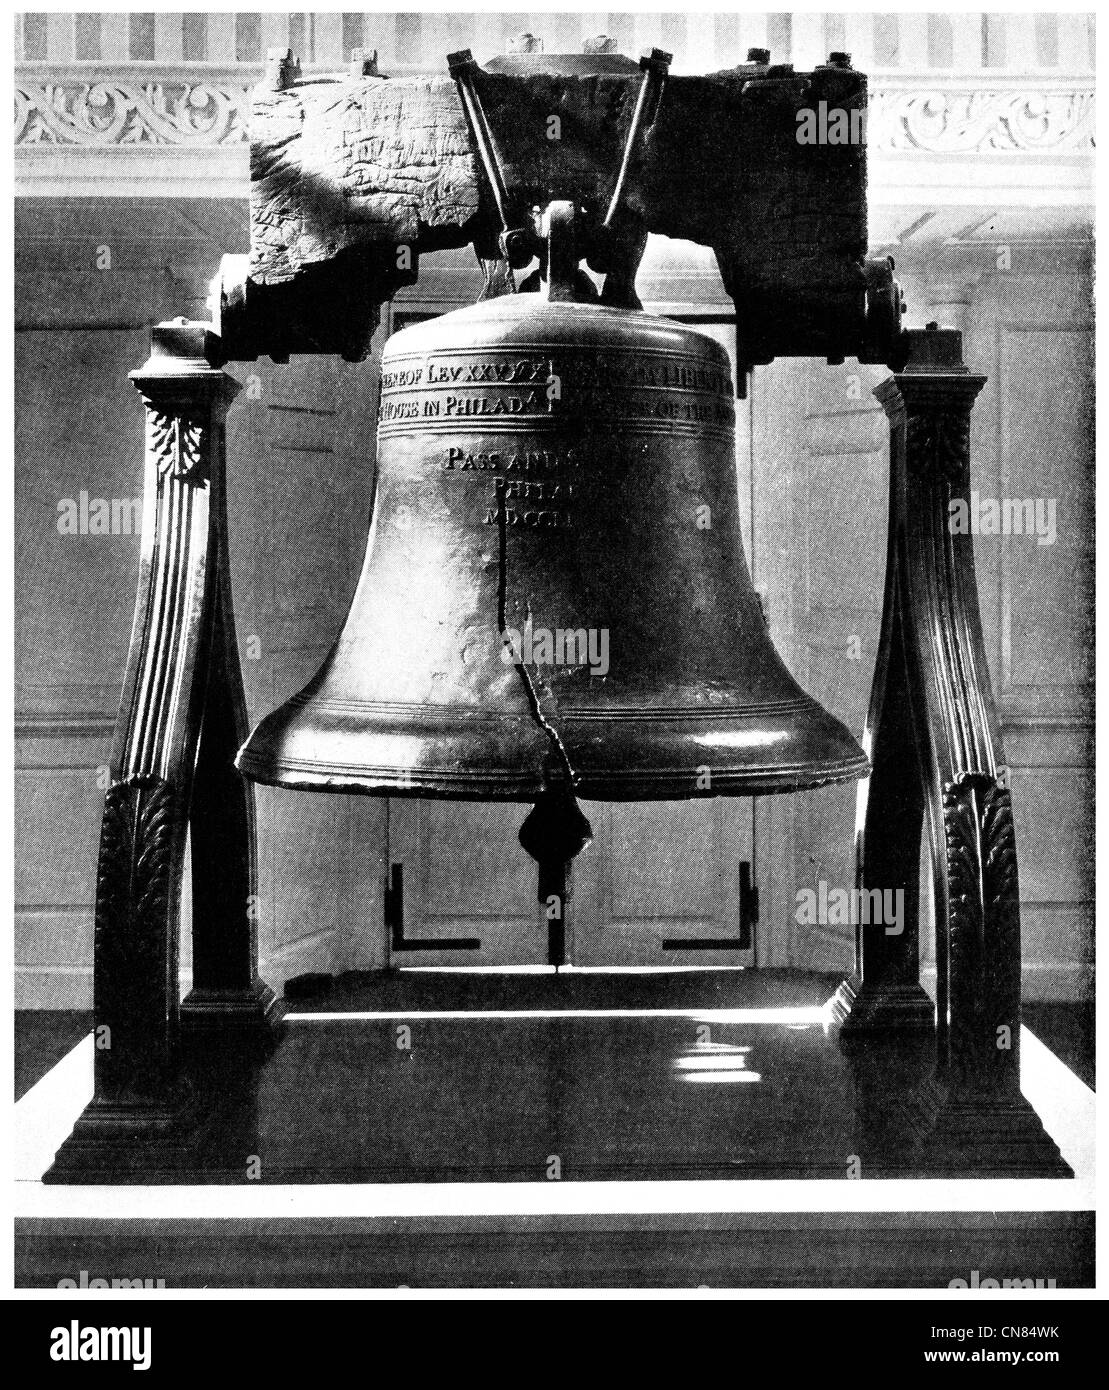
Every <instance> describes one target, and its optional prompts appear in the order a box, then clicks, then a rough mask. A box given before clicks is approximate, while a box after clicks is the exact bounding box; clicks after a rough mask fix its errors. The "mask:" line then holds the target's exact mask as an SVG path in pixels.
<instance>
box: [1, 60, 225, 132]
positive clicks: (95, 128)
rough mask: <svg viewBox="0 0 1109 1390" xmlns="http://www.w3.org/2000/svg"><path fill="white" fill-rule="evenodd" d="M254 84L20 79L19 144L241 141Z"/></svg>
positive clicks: (17, 99) (17, 104)
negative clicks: (36, 80)
mask: <svg viewBox="0 0 1109 1390" xmlns="http://www.w3.org/2000/svg"><path fill="white" fill-rule="evenodd" d="M250 94H251V88H250V86H249V84H246V83H243V82H242V81H241V80H240V81H238V82H235V81H230V82H228V81H219V80H214V81H212V82H210V83H209V82H197V83H190V82H168V81H167V82H145V83H144V82H135V81H128V80H127V79H126V78H122V79H120V80H119V81H107V82H91V83H90V82H82V81H81V80H80V73H79V71H78V72H75V74H74V76H73V78H72V79H71V80H61V81H58V82H47V83H38V82H32V81H28V80H26V79H21V78H19V77H17V79H16V87H15V143H16V144H17V145H44V144H47V145H92V146H97V145H138V146H144V145H184V146H196V145H200V146H219V145H237V144H242V143H244V142H245V141H246V140H247V118H248V116H249V114H250Z"/></svg>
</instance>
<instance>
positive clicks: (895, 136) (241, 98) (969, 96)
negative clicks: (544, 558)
mask: <svg viewBox="0 0 1109 1390" xmlns="http://www.w3.org/2000/svg"><path fill="white" fill-rule="evenodd" d="M101 71H102V70H101ZM254 76H255V72H254V70H251V69H248V70H246V71H244V70H243V69H242V68H238V67H234V66H224V67H218V66H216V65H212V66H211V67H210V68H208V69H205V70H204V80H203V81H199V80H196V78H195V77H190V79H189V80H185V79H184V78H182V79H181V80H177V79H175V78H174V77H173V76H172V75H171V74H169V73H168V72H167V75H166V76H165V77H164V78H163V79H161V80H159V81H156V82H151V81H143V80H140V79H137V78H132V77H130V75H129V74H128V73H127V71H126V65H125V64H121V65H120V73H119V76H118V77H112V78H101V79H100V80H97V78H96V76H94V75H93V74H92V73H91V72H88V73H86V72H83V70H82V68H81V66H80V65H79V64H73V65H57V66H56V67H53V68H52V69H51V72H50V74H49V76H48V77H46V78H44V77H43V75H42V74H41V73H40V72H35V71H33V70H31V71H28V70H26V69H23V70H20V69H17V72H16V86H15V143H16V144H17V145H44V144H54V145H89V146H99V145H138V146H150V145H182V146H200V147H204V146H213V147H214V146H226V145H243V144H246V143H247V141H248V138H249V137H248V123H249V116H250V107H251V94H252V85H253V84H252V81H251V79H252V78H253V77H254ZM867 143H868V145H869V147H870V149H871V151H872V152H874V153H878V154H886V153H889V154H913V153H919V154H971V153H986V152H993V153H1007V154H1042V153H1053V154H1055V153H1074V154H1081V153H1087V152H1091V151H1092V150H1093V147H1094V90H1093V86H1092V84H1091V83H1084V82H1083V81H1082V80H1081V79H1077V80H1075V81H1073V82H1070V83H1058V82H1051V81H1050V80H1045V79H1042V78H1031V79H1026V80H1025V81H1023V82H1022V81H1020V80H1019V79H1017V80H1014V79H1011V78H1010V79H1007V82H1006V84H1005V85H998V84H997V82H996V81H994V82H993V83H991V81H990V79H989V78H986V77H983V78H982V79H981V80H980V81H973V80H967V79H942V78H941V79H935V78H932V79H914V78H913V77H912V75H911V74H907V75H906V76H905V77H904V78H901V79H898V80H897V82H896V83H894V82H890V81H889V80H888V79H880V80H878V81H876V82H875V84H874V85H873V86H872V89H871V92H870V99H869V110H868V116H867Z"/></svg>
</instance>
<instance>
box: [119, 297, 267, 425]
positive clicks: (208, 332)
mask: <svg viewBox="0 0 1109 1390" xmlns="http://www.w3.org/2000/svg"><path fill="white" fill-rule="evenodd" d="M220 347H221V344H220V339H219V336H218V335H217V334H216V333H214V332H213V331H212V325H211V324H210V323H201V322H197V321H196V320H190V319H186V318H177V319H170V320H168V321H167V322H165V323H156V324H155V325H154V327H153V328H152V329H151V331H150V356H149V357H148V358H147V360H146V361H145V362H144V363H143V365H142V366H141V367H139V368H138V370H137V371H133V372H131V373H130V374H129V380H130V381H131V383H132V384H133V385H134V387H135V389H136V390H137V391H138V392H139V393H140V394H141V395H142V397H143V398H144V400H146V401H147V402H148V404H150V405H151V406H152V407H153V408H155V409H157V410H169V411H174V410H178V411H179V410H181V409H184V408H187V407H191V406H196V405H197V404H199V403H204V404H213V405H216V404H222V405H223V406H224V407H225V408H226V407H227V406H229V405H230V404H231V402H232V401H233V400H234V399H235V397H236V396H237V395H238V394H239V391H240V390H241V389H242V388H241V387H240V386H239V383H238V382H237V381H236V380H235V379H234V377H231V376H228V374H227V373H226V372H225V371H222V370H221V369H220V367H219V365H218V364H219V363H220V361H221V360H222V359H221V352H220Z"/></svg>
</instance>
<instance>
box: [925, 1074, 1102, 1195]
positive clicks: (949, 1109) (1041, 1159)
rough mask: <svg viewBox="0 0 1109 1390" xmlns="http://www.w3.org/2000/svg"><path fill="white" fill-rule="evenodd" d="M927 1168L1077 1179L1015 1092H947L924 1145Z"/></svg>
mask: <svg viewBox="0 0 1109 1390" xmlns="http://www.w3.org/2000/svg"><path fill="white" fill-rule="evenodd" d="M923 1152H924V1155H925V1160H926V1162H927V1164H928V1167H929V1169H933V1170H936V1171H943V1170H945V1169H951V1170H954V1171H957V1172H959V1173H965V1172H966V1171H967V1170H968V1169H973V1170H974V1173H975V1176H976V1177H979V1176H980V1177H983V1178H1073V1177H1074V1171H1073V1169H1072V1168H1071V1166H1070V1164H1069V1163H1067V1161H1066V1160H1065V1159H1064V1158H1063V1155H1062V1154H1061V1153H1060V1152H1059V1147H1058V1145H1057V1144H1056V1143H1055V1141H1054V1139H1052V1138H1051V1136H1050V1135H1049V1134H1048V1132H1047V1130H1045V1129H1044V1127H1043V1122H1042V1121H1041V1120H1040V1117H1039V1116H1038V1115H1037V1114H1036V1112H1035V1110H1034V1109H1033V1108H1032V1106H1031V1105H1030V1104H1029V1102H1028V1101H1027V1100H1025V1098H1024V1096H1022V1095H1020V1094H1019V1093H1017V1094H1016V1095H1010V1096H1005V1097H997V1098H994V1097H990V1096H976V1095H972V1096H964V1095H959V1094H958V1093H956V1092H953V1091H947V1092H945V1093H944V1095H943V1099H942V1101H941V1103H940V1105H939V1108H938V1110H937V1112H936V1115H935V1120H934V1123H933V1125H932V1127H931V1130H930V1132H929V1134H928V1136H927V1139H926V1140H925V1144H924V1149H923Z"/></svg>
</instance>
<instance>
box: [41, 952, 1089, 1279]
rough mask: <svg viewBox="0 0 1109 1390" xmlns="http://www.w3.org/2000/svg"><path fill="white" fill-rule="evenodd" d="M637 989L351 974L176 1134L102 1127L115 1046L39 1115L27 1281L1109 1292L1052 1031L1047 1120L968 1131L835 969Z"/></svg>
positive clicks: (1025, 1109)
mask: <svg viewBox="0 0 1109 1390" xmlns="http://www.w3.org/2000/svg"><path fill="white" fill-rule="evenodd" d="M619 989H620V994H619V1005H617V1004H615V1003H614V1002H613V998H614V984H613V980H612V977H604V976H600V977H597V976H593V977H590V976H586V975H578V976H575V975H570V976H565V975H562V976H559V977H554V976H545V977H532V978H523V979H521V978H520V977H516V978H514V979H510V980H506V979H505V978H504V977H486V978H485V979H484V980H482V979H480V978H474V977H461V978H459V977H456V978H454V979H451V978H450V977H442V976H441V977H434V976H423V977H420V976H408V977H396V976H394V977H391V978H390V977H377V978H374V979H371V980H366V979H353V978H351V979H346V980H343V981H340V982H336V983H335V984H334V985H333V987H332V988H331V989H329V990H328V991H326V992H324V993H317V994H315V995H313V994H307V995H305V994H300V995H299V996H297V997H295V998H294V999H293V1000H292V1001H288V1007H287V1010H286V1014H285V1018H284V1032H283V1035H282V1036H281V1038H280V1039H279V1040H278V1041H277V1043H276V1045H275V1047H274V1050H273V1051H272V1053H271V1054H270V1055H268V1056H266V1057H262V1058H255V1059H254V1060H253V1061H251V1060H250V1059H244V1058H234V1059H232V1058H229V1057H228V1056H226V1055H224V1054H223V1053H222V1052H221V1051H220V1049H218V1048H212V1047H207V1048H205V1049H202V1050H197V1051H195V1052H194V1054H193V1064H192V1073H191V1081H192V1088H193V1094H194V1096H195V1097H197V1100H196V1102H195V1103H194V1105H193V1106H192V1107H191V1109H190V1110H189V1111H188V1113H187V1115H186V1117H185V1119H184V1122H182V1123H179V1124H178V1125H177V1126H175V1127H173V1128H171V1129H170V1130H167V1131H166V1132H165V1133H163V1134H161V1135H159V1136H158V1137H157V1138H156V1139H154V1140H151V1141H149V1142H142V1141H140V1140H137V1139H135V1138H134V1137H133V1138H132V1139H131V1141H130V1142H129V1143H118V1144H115V1145H113V1144H112V1143H110V1142H97V1140H96V1136H95V1135H90V1134H89V1133H88V1132H87V1127H85V1126H82V1127H79V1128H78V1131H77V1133H76V1134H75V1135H70V1130H71V1128H72V1126H73V1123H74V1120H75V1119H76V1118H77V1116H78V1115H79V1114H80V1113H81V1110H82V1107H83V1105H84V1104H85V1103H86V1102H87V1099H88V1087H89V1062H90V1059H91V1040H86V1042H85V1043H84V1044H82V1045H81V1047H80V1048H79V1049H77V1050H75V1051H74V1052H73V1053H72V1054H70V1056H69V1057H67V1058H65V1059H64V1060H63V1061H62V1062H61V1063H60V1064H59V1065H58V1066H57V1067H55V1068H54V1070H53V1071H52V1072H51V1073H50V1074H49V1075H48V1076H46V1077H45V1078H44V1079H43V1080H42V1081H41V1082H39V1083H38V1084H37V1085H36V1086H35V1087H33V1088H32V1090H31V1091H30V1092H28V1094H27V1095H26V1096H25V1097H24V1099H23V1101H21V1102H20V1106H19V1108H18V1111H17V1115H18V1116H19V1118H20V1121H21V1124H20V1137H21V1142H22V1146H23V1157H22V1160H21V1170H22V1177H23V1179H24V1181H23V1182H22V1183H21V1184H20V1194H21V1197H20V1202H19V1205H18V1208H17V1216H18V1217H19V1236H18V1253H17V1268H18V1271H19V1272H18V1276H17V1277H18V1279H19V1281H20V1282H21V1283H23V1284H25V1285H28V1286H38V1285H43V1284H46V1285H49V1284H52V1283H56V1282H57V1280H58V1279H61V1278H76V1277H78V1275H79V1273H80V1271H81V1270H82V1269H84V1270H86V1271H88V1272H90V1274H91V1273H93V1272H94V1271H95V1272H96V1274H95V1277H109V1278H110V1277H117V1275H118V1276H122V1275H126V1277H132V1278H137V1277H140V1276H143V1277H160V1278H165V1279H166V1280H167V1286H170V1287H185V1286H200V1285H207V1286H222V1287H233V1286H236V1285H243V1286H249V1287H253V1286H261V1287H278V1286H280V1287H300V1286H313V1285H319V1286H332V1285H334V1286H343V1285H345V1284H352V1285H354V1286H358V1287H388V1286H393V1285H397V1284H409V1285H413V1286H418V1285H428V1286H431V1285H436V1286H453V1285H457V1284H459V1283H462V1284H467V1283H469V1284H473V1285H474V1286H480V1287H489V1286H500V1285H504V1284H533V1285H535V1286H557V1285H558V1284H560V1283H561V1284H565V1285H566V1286H573V1287H577V1286H582V1285H587V1284H597V1285H605V1286H617V1287H618V1286H624V1285H629V1284H630V1285H632V1286H643V1287H648V1286H674V1287H683V1286H687V1285H694V1286H695V1285H697V1284H709V1285H713V1284H716V1285H728V1286H736V1287H740V1286H742V1287H782V1286H796V1287H809V1286H812V1287H817V1286H826V1287H867V1286H876V1287H942V1286H944V1285H946V1284H947V1283H949V1282H950V1280H952V1279H957V1278H963V1279H969V1278H970V1275H971V1272H972V1271H974V1270H978V1272H979V1275H980V1277H983V1278H984V1277H997V1278H1001V1277H1006V1278H1009V1277H1017V1276H1018V1275H1019V1277H1021V1278H1032V1279H1037V1278H1040V1279H1055V1280H1056V1283H1057V1285H1058V1286H1059V1287H1063V1286H1068V1287H1069V1286H1081V1285H1085V1284H1086V1283H1088V1282H1089V1280H1090V1279H1091V1278H1092V1259H1093V1256H1092V1250H1093V1216H1092V1211H1091V1210H1090V1208H1091V1207H1092V1177H1091V1174H1092V1138H1091V1135H1092V1118H1091V1117H1092V1101H1093V1097H1092V1093H1091V1092H1090V1091H1089V1090H1088V1089H1087V1088H1086V1087H1085V1086H1084V1085H1082V1083H1081V1082H1079V1081H1078V1080H1077V1078H1075V1077H1074V1076H1073V1075H1072V1074H1071V1073H1070V1072H1069V1071H1067V1069H1066V1068H1065V1067H1063V1066H1062V1064H1061V1063H1059V1062H1058V1061H1057V1060H1056V1059H1055V1058H1054V1057H1053V1056H1052V1055H1051V1054H1050V1053H1049V1052H1047V1050H1046V1049H1045V1048H1043V1047H1042V1045H1041V1044H1039V1043H1038V1042H1037V1041H1036V1039H1035V1038H1033V1037H1032V1036H1031V1035H1030V1034H1027V1033H1026V1034H1025V1035H1024V1038H1023V1047H1024V1053H1023V1056H1024V1059H1025V1064H1026V1069H1027V1073H1028V1084H1027V1085H1026V1087H1025V1089H1026V1091H1027V1093H1028V1095H1027V1098H1025V1099H1023V1100H1022V1103H1021V1104H1020V1105H1019V1106H1016V1107H1013V1108H1012V1109H1011V1111H1009V1112H1006V1113H1005V1114H1001V1113H1000V1112H996V1113H994V1114H993V1115H992V1116H986V1115H981V1114H978V1115H973V1114H971V1113H970V1111H969V1110H967V1109H966V1108H965V1107H964V1108H962V1109H958V1108H956V1109H954V1110H953V1109H952V1107H951V1105H950V1097H948V1096H947V1094H946V1093H945V1092H944V1090H943V1088H942V1087H940V1086H938V1085H937V1083H936V1080H935V1077H934V1075H933V1074H932V1070H931V1049H930V1048H929V1047H928V1046H926V1045H919V1044H917V1045H914V1046H911V1047H908V1046H907V1047H906V1048H904V1049H900V1050H898V1051H891V1050H890V1049H889V1047H888V1045H887V1046H883V1047H881V1048H875V1047H873V1046H871V1045H870V1044H869V1043H867V1042H866V1041H865V1040H863V1041H860V1040H858V1039H856V1040H853V1041H852V1043H851V1045H850V1046H849V1047H845V1046H844V1045H843V1043H842V1040H841V1039H840V1038H839V1037H838V1035H837V1032H836V1030H835V1029H834V1028H833V1027H831V1026H830V1025H829V1024H828V1013H827V1010H826V1009H825V1008H824V1006H823V1004H822V1003H821V1001H822V1000H825V1001H826V1000H827V998H828V997H829V994H830V989H829V981H828V980H827V979H826V978H824V977H799V976H796V975H788V976H787V975H785V974H782V975H775V974H773V973H771V972H759V973H758V974H754V973H752V974H749V975H748V974H745V973H744V972H721V973H720V974H719V975H714V976H709V975H704V974H700V973H696V974H690V975H687V976H685V977H682V976H679V975H674V976H643V977H638V978H636V977H630V978H629V979H628V980H626V981H622V982H621V983H620V986H619ZM1037 1107H1038V1108H1039V1109H1040V1111H1041V1113H1042V1114H1043V1117H1044V1119H1045V1120H1046V1121H1047V1126H1048V1128H1047V1129H1046V1130H1045V1128H1044V1126H1043V1124H1041V1120H1040V1118H1039V1116H1037V1113H1036V1108H1037ZM1003 1131H1004V1132H1003ZM67 1136H68V1137H67ZM1015 1138H1016V1139H1021V1140H1022V1142H1014V1139H1015ZM63 1141H64V1142H63ZM1060 1144H1061V1145H1062V1146H1063V1149H1064V1151H1065V1159H1064V1158H1063V1157H1061V1156H1060V1149H1059V1145H1060ZM55 1152H57V1159H56V1160H54V1161H53V1164H51V1160H52V1158H53V1155H54V1154H55ZM1065 1160H1069V1162H1068V1161H1065ZM48 1168H49V1172H46V1170H47V1169H48ZM1072 1170H1073V1172H1074V1173H1075V1174H1076V1176H1075V1177H1073V1178H1072V1177H1071V1176H1070V1175H1071V1173H1072ZM44 1174H45V1178H46V1181H45V1182H44V1181H43V1177H44ZM1044 1178H1050V1179H1051V1180H1050V1181H1044V1180H1043V1179H1044ZM1059 1178H1063V1179H1064V1180H1063V1181H1059V1180H1058V1179H1059ZM737 1179H738V1180H739V1181H737ZM89 1184H112V1189H111V1190H109V1189H106V1188H104V1187H102V1186H98V1187H95V1188H94V1187H91V1186H90V1185H89ZM290 1214H292V1215H290ZM152 1266H156V1267H157V1268H156V1269H152ZM101 1271H106V1272H105V1273H101ZM127 1271H133V1273H131V1274H127ZM144 1271H148V1272H147V1273H146V1274H144Z"/></svg>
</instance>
